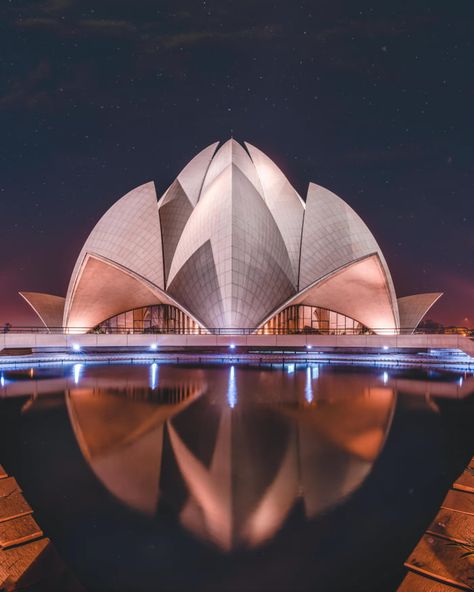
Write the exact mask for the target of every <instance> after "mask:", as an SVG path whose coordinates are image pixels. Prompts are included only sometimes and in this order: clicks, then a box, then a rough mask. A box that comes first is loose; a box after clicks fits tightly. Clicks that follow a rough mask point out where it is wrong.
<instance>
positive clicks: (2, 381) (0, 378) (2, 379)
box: [0, 374, 5, 387]
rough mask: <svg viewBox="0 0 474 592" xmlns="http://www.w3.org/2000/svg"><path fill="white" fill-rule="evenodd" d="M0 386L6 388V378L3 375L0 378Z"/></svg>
mask: <svg viewBox="0 0 474 592" xmlns="http://www.w3.org/2000/svg"><path fill="white" fill-rule="evenodd" d="M0 386H2V387H3V386H5V377H4V376H3V374H2V375H1V376H0Z"/></svg>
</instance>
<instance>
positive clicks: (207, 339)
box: [0, 333, 474, 358]
mask: <svg viewBox="0 0 474 592" xmlns="http://www.w3.org/2000/svg"><path fill="white" fill-rule="evenodd" d="M232 345H234V346H235V347H236V348H242V349H249V348H256V347H257V348H264V349H272V348H289V349H298V348H308V347H310V348H314V349H318V350H321V351H330V350H333V349H346V350H349V349H367V350H377V349H379V350H382V351H384V350H403V349H408V350H413V351H414V350H429V349H459V350H461V351H463V352H464V353H466V354H467V355H469V356H471V357H472V358H474V341H473V340H472V339H470V338H469V337H463V336H461V335H313V334H303V335H165V334H141V333H138V334H114V335H112V334H108V335H104V334H95V333H87V334H83V335H65V334H52V333H3V334H0V352H1V350H3V349H8V350H12V349H25V348H29V349H32V350H33V351H42V350H48V349H49V350H56V351H58V350H64V351H67V350H71V349H73V348H74V347H80V348H90V349H94V350H96V349H103V350H107V349H113V348H145V349H146V348H150V347H152V346H156V347H157V348H158V349H160V348H182V349H188V348H189V349H190V350H192V349H199V348H201V349H208V348H229V347H230V346H232Z"/></svg>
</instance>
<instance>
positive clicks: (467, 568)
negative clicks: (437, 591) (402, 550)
mask: <svg viewBox="0 0 474 592" xmlns="http://www.w3.org/2000/svg"><path fill="white" fill-rule="evenodd" d="M464 552H465V549H463V548H461V547H458V546H455V545H453V544H452V543H450V541H447V540H446V539H444V538H440V537H437V536H433V535H430V534H425V535H423V537H422V538H421V540H420V542H419V543H418V545H417V546H416V547H415V549H414V550H413V552H412V553H411V555H410V557H409V558H408V559H407V561H406V562H405V566H406V567H408V568H409V569H410V570H412V571H415V572H417V573H420V574H423V575H426V576H428V577H431V578H434V579H436V580H438V581H440V582H442V583H443V584H447V585H453V586H458V588H461V589H462V590H473V588H474V557H462V554H463V553H464Z"/></svg>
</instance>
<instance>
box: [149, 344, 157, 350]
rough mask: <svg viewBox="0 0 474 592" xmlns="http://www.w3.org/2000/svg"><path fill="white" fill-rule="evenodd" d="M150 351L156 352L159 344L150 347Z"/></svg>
mask: <svg viewBox="0 0 474 592" xmlns="http://www.w3.org/2000/svg"><path fill="white" fill-rule="evenodd" d="M150 349H151V350H153V351H156V350H157V349H158V344H157V343H152V344H151V345H150Z"/></svg>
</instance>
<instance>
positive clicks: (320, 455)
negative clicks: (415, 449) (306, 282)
mask: <svg viewBox="0 0 474 592" xmlns="http://www.w3.org/2000/svg"><path fill="white" fill-rule="evenodd" d="M290 366H291V368H290ZM290 366H288V367H287V371H286V372H278V371H269V370H267V369H264V370H254V371H252V372H250V373H249V372H248V371H242V370H241V369H240V368H236V367H235V366H230V367H228V368H226V369H225V371H223V370H224V369H222V368H219V369H218V370H212V369H207V370H203V369H194V368H176V367H171V366H162V367H160V368H159V371H158V365H157V364H152V365H151V366H150V367H149V377H148V379H149V380H146V377H145V369H144V368H136V369H133V370H132V369H130V371H131V373H132V375H131V376H130V373H129V374H128V375H127V377H126V378H124V379H123V380H121V379H120V377H117V368H115V367H111V368H94V367H91V368H88V369H87V373H86V374H85V376H84V377H83V378H82V379H81V380H80V377H81V368H80V367H79V365H76V366H74V368H73V384H71V385H70V387H69V389H68V391H67V395H66V401H67V409H68V413H69V417H70V421H71V424H72V427H73V430H74V433H75V436H76V438H77V441H78V444H79V446H80V449H81V451H82V454H83V456H84V458H85V459H86V461H87V463H88V464H89V466H90V467H91V469H92V471H93V472H94V474H95V475H96V477H97V478H98V479H99V480H100V482H101V483H102V484H103V485H104V486H105V487H106V488H107V490H108V491H109V492H110V493H112V494H113V495H114V496H115V497H116V498H117V499H118V500H120V502H121V503H123V504H125V505H126V506H128V507H129V508H132V509H133V510H135V511H137V512H140V513H143V514H145V515H148V516H150V517H152V516H155V515H156V513H157V510H158V508H159V504H160V502H161V501H162V499H165V500H166V501H167V503H168V504H170V503H171V504H173V503H174V500H177V499H180V500H183V499H184V502H181V503H180V504H178V505H176V506H175V508H174V509H175V512H176V517H177V519H178V520H179V523H180V524H181V525H182V527H184V528H185V529H186V530H188V531H189V532H192V533H193V534H194V535H195V536H197V537H199V538H202V539H206V540H208V541H210V542H212V543H213V544H215V545H217V546H218V547H219V548H221V549H223V550H227V551H228V550H231V549H233V548H236V547H255V546H258V545H260V544H262V543H263V542H265V541H267V540H268V539H270V538H272V537H273V536H274V535H275V534H276V533H277V532H278V531H279V529H280V528H281V526H282V525H283V524H284V523H285V520H286V518H287V516H288V515H289V514H290V512H291V510H292V508H293V507H294V506H295V504H296V503H297V502H301V503H302V504H303V508H304V513H305V516H306V518H307V519H308V520H312V519H313V518H315V517H316V516H317V515H318V514H319V513H321V512H322V511H325V510H327V509H328V508H330V507H332V506H334V505H336V504H338V503H339V502H340V501H341V500H343V499H345V498H346V497H347V496H349V495H350V494H351V493H352V492H354V491H355V490H356V489H357V488H358V487H359V486H360V485H361V483H362V482H363V481H364V479H365V477H366V476H367V475H368V473H369V472H370V469H371V467H372V465H373V463H374V462H375V460H376V458H377V457H378V455H379V453H380V451H381V449H382V447H383V444H384V441H385V439H386V435H387V432H388V430H389V429H390V423H391V418H392V414H393V409H394V406H395V401H396V395H395V391H394V389H393V388H391V387H389V386H386V385H385V384H384V383H385V382H386V381H385V380H380V379H379V378H377V377H373V379H372V380H371V381H368V380H367V376H365V375H362V376H359V375H357V374H353V375H337V374H336V375H332V374H324V373H322V374H320V373H319V369H318V367H308V368H306V370H305V371H304V372H295V368H294V365H290ZM316 383H317V386H316ZM150 389H151V391H150ZM196 426H200V429H199V430H198V431H197V433H196ZM170 466H173V467H174V469H177V470H178V473H179V476H180V479H176V478H175V477H173V478H171V476H170V474H167V471H168V473H169V467H170ZM165 467H168V469H166V468H165ZM171 473H172V472H171ZM183 488H184V491H183Z"/></svg>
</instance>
